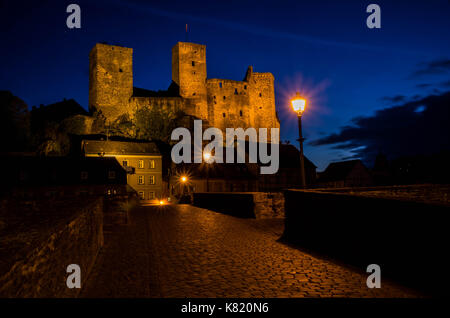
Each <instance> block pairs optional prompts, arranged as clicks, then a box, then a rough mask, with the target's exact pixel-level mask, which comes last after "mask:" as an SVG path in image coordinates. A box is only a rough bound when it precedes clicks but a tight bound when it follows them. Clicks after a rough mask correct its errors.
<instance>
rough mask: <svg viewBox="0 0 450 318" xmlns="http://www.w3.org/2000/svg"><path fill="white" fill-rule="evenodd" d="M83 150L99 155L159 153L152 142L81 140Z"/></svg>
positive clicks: (86, 152)
mask: <svg viewBox="0 0 450 318" xmlns="http://www.w3.org/2000/svg"><path fill="white" fill-rule="evenodd" d="M83 151H84V153H85V154H99V155H100V154H102V155H157V156H159V155H161V153H160V151H159V149H158V147H157V146H156V144H155V143H154V142H131V141H112V140H108V141H105V140H83Z"/></svg>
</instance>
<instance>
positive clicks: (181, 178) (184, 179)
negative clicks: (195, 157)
mask: <svg viewBox="0 0 450 318" xmlns="http://www.w3.org/2000/svg"><path fill="white" fill-rule="evenodd" d="M187 180H188V178H187V177H186V176H181V177H180V184H182V190H181V196H184V186H185V184H186V182H187Z"/></svg>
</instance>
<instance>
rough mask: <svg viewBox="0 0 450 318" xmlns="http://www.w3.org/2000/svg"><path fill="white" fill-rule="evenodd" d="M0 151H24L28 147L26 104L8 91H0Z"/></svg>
mask: <svg viewBox="0 0 450 318" xmlns="http://www.w3.org/2000/svg"><path fill="white" fill-rule="evenodd" d="M0 145H1V150H0V151H5V152H7V151H26V150H29V147H30V113H29V111H28V106H27V104H25V102H24V101H23V100H21V99H20V98H19V97H17V96H14V95H13V94H12V93H11V92H9V91H0Z"/></svg>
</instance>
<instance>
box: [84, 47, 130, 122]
mask: <svg viewBox="0 0 450 318" xmlns="http://www.w3.org/2000/svg"><path fill="white" fill-rule="evenodd" d="M132 59H133V49H131V48H126V47H121V46H115V45H107V44H101V43H97V44H96V45H95V46H94V48H93V49H92V50H91V53H90V55H89V110H92V109H93V108H95V109H97V110H100V111H101V112H102V113H103V115H104V116H105V117H106V118H107V120H108V121H110V122H113V121H114V120H116V119H117V118H118V117H120V116H121V115H124V114H128V113H129V111H130V109H129V101H130V97H131V96H132V95H133V61H132Z"/></svg>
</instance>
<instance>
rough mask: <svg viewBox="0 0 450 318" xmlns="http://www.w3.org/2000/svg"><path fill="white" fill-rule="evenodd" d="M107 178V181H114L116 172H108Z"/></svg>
mask: <svg viewBox="0 0 450 318" xmlns="http://www.w3.org/2000/svg"><path fill="white" fill-rule="evenodd" d="M108 178H109V179H115V178H116V172H115V171H114V170H110V171H108Z"/></svg>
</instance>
